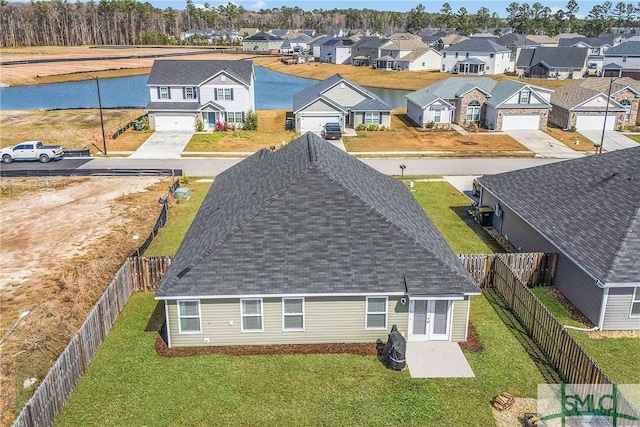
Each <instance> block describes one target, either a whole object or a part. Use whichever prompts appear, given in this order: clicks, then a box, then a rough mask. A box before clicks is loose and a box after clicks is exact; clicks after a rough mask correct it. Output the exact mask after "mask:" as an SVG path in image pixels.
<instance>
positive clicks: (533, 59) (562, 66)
mask: <svg viewBox="0 0 640 427" xmlns="http://www.w3.org/2000/svg"><path fill="white" fill-rule="evenodd" d="M588 58H589V49H588V48H586V47H544V46H540V47H536V48H533V49H522V50H521V51H520V55H519V56H518V61H517V62H516V75H518V76H519V77H527V78H531V79H560V80H564V79H581V78H582V77H583V76H584V75H585V74H586V72H587V64H588V62H587V61H588Z"/></svg>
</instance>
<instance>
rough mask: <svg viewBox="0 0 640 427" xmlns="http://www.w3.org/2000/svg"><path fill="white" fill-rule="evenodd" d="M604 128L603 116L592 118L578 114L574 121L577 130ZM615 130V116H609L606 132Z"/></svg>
mask: <svg viewBox="0 0 640 427" xmlns="http://www.w3.org/2000/svg"><path fill="white" fill-rule="evenodd" d="M603 128H604V114H602V115H600V116H593V115H587V114H578V116H577V119H576V129H577V130H602V129H603ZM615 129H616V115H615V114H609V117H608V118H607V128H606V130H615Z"/></svg>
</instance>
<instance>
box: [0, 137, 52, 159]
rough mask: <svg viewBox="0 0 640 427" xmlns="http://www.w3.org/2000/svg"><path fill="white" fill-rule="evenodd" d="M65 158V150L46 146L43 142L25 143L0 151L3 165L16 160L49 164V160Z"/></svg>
mask: <svg viewBox="0 0 640 427" xmlns="http://www.w3.org/2000/svg"><path fill="white" fill-rule="evenodd" d="M62 156H64V150H63V149H62V147H61V146H59V145H44V144H42V141H24V142H21V143H20V144H17V145H14V146H12V147H6V148H3V149H2V150H0V158H2V163H11V162H13V161H14V160H39V161H40V162H41V163H47V162H48V161H49V160H51V159H53V160H60V159H61V158H62Z"/></svg>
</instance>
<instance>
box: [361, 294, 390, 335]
mask: <svg viewBox="0 0 640 427" xmlns="http://www.w3.org/2000/svg"><path fill="white" fill-rule="evenodd" d="M370 298H375V299H381V298H384V328H372V327H369V323H368V318H369V315H370V314H383V313H382V312H380V311H372V312H370V311H369V299H370ZM364 311H365V314H364V328H365V329H366V330H368V331H382V330H386V329H387V323H388V322H389V297H388V296H386V295H385V296H380V295H378V296H370V297H366V301H365V307H364Z"/></svg>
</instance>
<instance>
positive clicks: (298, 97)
mask: <svg viewBox="0 0 640 427" xmlns="http://www.w3.org/2000/svg"><path fill="white" fill-rule="evenodd" d="M340 82H343V83H345V84H346V85H349V86H351V87H352V88H353V89H355V90H357V91H358V92H360V93H362V94H363V95H364V96H366V97H367V98H369V99H373V100H376V101H378V102H379V105H380V106H385V108H384V109H382V110H383V111H391V110H392V108H391V107H389V106H388V105H387V104H386V103H385V102H384V101H382V99H380V98H379V97H378V96H377V95H376V94H374V93H372V92H370V91H368V90H367V89H365V88H363V87H362V86H359V85H357V84H355V83H354V82H352V81H351V80H349V79H347V78H346V77H342V76H341V75H340V74H334V75H333V76H331V77H327V78H326V79H324V80H322V81H320V82H317V83H316V84H314V85H311V86H309V87H308V88H306V89H304V90H301V91H300V92H298V93H296V94H294V95H293V111H294V112H296V111H298V110H300V109H301V108H303V107H305V106H307V105H309V104H310V103H312V102H313V101H315V100H316V99H324V100H326V101H329V102H331V103H333V104H335V105H336V106H339V107H340V108H342V109H346V108H349V107H353V106H352V105H339V104H338V103H337V102H336V101H335V100H332V99H329V98H327V97H326V96H324V95H323V93H324V92H325V91H327V90H329V89H330V88H332V87H333V86H335V85H337V84H338V83H340Z"/></svg>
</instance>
